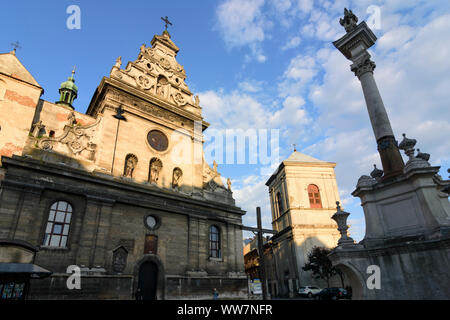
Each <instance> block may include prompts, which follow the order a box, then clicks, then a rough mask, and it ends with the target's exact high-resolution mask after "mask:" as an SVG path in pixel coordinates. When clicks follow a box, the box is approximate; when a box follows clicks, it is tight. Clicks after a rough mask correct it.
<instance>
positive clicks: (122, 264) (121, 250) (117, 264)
mask: <svg viewBox="0 0 450 320" xmlns="http://www.w3.org/2000/svg"><path fill="white" fill-rule="evenodd" d="M127 258H128V251H127V249H125V247H123V246H120V247H118V248H116V249H115V250H114V251H113V261H112V269H113V271H114V272H115V273H122V272H123V271H124V270H125V268H126V266H127Z"/></svg>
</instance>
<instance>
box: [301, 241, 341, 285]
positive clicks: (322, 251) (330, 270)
mask: <svg viewBox="0 0 450 320" xmlns="http://www.w3.org/2000/svg"><path fill="white" fill-rule="evenodd" d="M330 252H331V250H330V249H327V248H324V247H314V248H313V249H312V250H311V252H310V253H309V254H308V262H307V263H305V265H304V267H303V268H302V269H303V270H305V271H311V272H312V274H313V277H314V278H315V279H324V280H326V282H327V286H328V288H329V287H330V279H331V277H333V276H334V275H336V274H337V275H339V276H340V278H341V282H342V287H344V279H343V274H342V272H340V270H338V269H336V268H335V267H333V265H332V263H331V261H330V259H328V254H329V253H330Z"/></svg>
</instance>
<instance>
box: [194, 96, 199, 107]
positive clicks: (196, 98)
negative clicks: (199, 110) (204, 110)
mask: <svg viewBox="0 0 450 320" xmlns="http://www.w3.org/2000/svg"><path fill="white" fill-rule="evenodd" d="M194 99H195V106H196V107H198V106H199V105H200V97H199V96H195V97H194Z"/></svg>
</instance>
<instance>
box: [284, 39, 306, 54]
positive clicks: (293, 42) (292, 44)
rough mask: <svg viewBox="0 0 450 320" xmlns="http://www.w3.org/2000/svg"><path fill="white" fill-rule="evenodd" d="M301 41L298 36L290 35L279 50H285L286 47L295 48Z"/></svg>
mask: <svg viewBox="0 0 450 320" xmlns="http://www.w3.org/2000/svg"><path fill="white" fill-rule="evenodd" d="M301 42H302V39H301V38H300V37H298V36H295V37H292V38H291V39H290V40H289V41H288V42H287V43H286V44H285V45H284V46H283V47H282V48H281V50H283V51H285V50H288V49H293V48H297V47H298V46H299V45H300V43H301Z"/></svg>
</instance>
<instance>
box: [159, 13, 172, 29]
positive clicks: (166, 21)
mask: <svg viewBox="0 0 450 320" xmlns="http://www.w3.org/2000/svg"><path fill="white" fill-rule="evenodd" d="M161 20H162V21H164V22H165V23H166V31H167V26H168V25H169V24H170V25H171V26H173V24H172V22H170V21H169V18H168V17H167V16H166V17H165V18H163V17H161Z"/></svg>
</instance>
